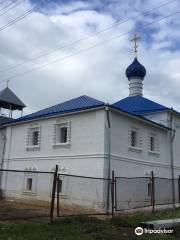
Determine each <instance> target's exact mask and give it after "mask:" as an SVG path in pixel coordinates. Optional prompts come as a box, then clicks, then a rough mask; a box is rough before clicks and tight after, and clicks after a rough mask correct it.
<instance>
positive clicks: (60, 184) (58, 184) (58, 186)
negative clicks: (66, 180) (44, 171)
mask: <svg viewBox="0 0 180 240" xmlns="http://www.w3.org/2000/svg"><path fill="white" fill-rule="evenodd" d="M57 191H58V193H62V179H59V180H58V183H57Z"/></svg>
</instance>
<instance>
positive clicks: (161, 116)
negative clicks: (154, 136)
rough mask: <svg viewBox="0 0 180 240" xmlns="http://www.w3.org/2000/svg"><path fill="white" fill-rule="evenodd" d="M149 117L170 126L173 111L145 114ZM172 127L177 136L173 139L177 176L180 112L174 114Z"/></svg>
mask: <svg viewBox="0 0 180 240" xmlns="http://www.w3.org/2000/svg"><path fill="white" fill-rule="evenodd" d="M145 117H147V118H148V119H151V120H153V121H155V122H157V123H161V124H163V125H165V126H167V127H170V119H171V113H170V112H169V111H166V112H159V113H152V114H148V115H145ZM172 128H173V129H174V130H175V137H174V140H173V162H174V173H175V177H177V176H178V175H180V171H179V169H180V157H179V156H180V148H179V147H180V144H179V143H180V116H179V114H176V113H173V114H172Z"/></svg>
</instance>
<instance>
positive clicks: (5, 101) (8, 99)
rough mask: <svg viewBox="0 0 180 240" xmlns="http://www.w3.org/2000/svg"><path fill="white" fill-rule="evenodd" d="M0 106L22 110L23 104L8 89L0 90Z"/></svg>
mask: <svg viewBox="0 0 180 240" xmlns="http://www.w3.org/2000/svg"><path fill="white" fill-rule="evenodd" d="M0 107H1V108H5V109H11V110H22V109H23V108H24V107H26V106H25V104H24V103H23V102H22V101H21V100H20V99H19V98H18V97H17V96H16V95H15V94H14V93H13V92H12V91H11V90H10V89H9V87H6V88H5V89H3V90H1V91H0Z"/></svg>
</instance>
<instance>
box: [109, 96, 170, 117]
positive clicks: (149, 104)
mask: <svg viewBox="0 0 180 240" xmlns="http://www.w3.org/2000/svg"><path fill="white" fill-rule="evenodd" d="M112 106H113V107H115V108H118V109H120V110H124V111H126V112H129V113H131V114H134V115H138V116H142V115H144V114H146V113H151V112H157V111H164V110H167V109H169V108H167V107H165V106H163V105H160V104H158V103H156V102H153V101H151V100H149V99H147V98H144V97H141V96H131V97H127V98H124V99H122V100H120V101H118V102H116V103H114V104H112Z"/></svg>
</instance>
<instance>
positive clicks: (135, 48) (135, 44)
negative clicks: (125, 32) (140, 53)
mask: <svg viewBox="0 0 180 240" xmlns="http://www.w3.org/2000/svg"><path fill="white" fill-rule="evenodd" d="M140 39H141V38H140V36H138V35H137V34H136V33H135V34H134V36H133V38H132V39H131V42H134V46H133V48H134V53H135V57H137V48H138V44H137V42H138V40H140Z"/></svg>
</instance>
